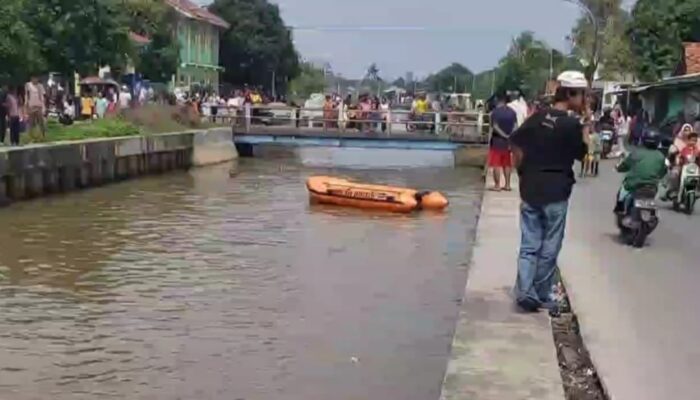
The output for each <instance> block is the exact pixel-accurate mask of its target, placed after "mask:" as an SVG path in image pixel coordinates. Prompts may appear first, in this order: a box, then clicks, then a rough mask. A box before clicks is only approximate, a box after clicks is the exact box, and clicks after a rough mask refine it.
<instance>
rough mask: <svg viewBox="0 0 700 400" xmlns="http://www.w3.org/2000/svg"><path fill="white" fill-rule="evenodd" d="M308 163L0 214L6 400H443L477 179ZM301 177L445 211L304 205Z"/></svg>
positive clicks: (84, 195) (367, 163) (371, 157)
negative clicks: (430, 194) (378, 189)
mask: <svg viewBox="0 0 700 400" xmlns="http://www.w3.org/2000/svg"><path fill="white" fill-rule="evenodd" d="M301 154H302V157H301V160H300V161H293V160H280V159H268V160H263V159H255V160H252V159H248V160H241V162H240V163H239V165H238V166H237V168H236V171H237V173H235V174H229V167H228V166H219V167H211V168H205V169H199V170H193V171H190V172H181V173H172V174H168V175H163V176H158V177H150V178H144V179H139V180H134V181H129V182H125V183H120V184H115V185H111V186H106V187H102V188H98V189H92V190H88V191H84V192H80V193H73V194H69V195H66V196H56V197H50V198H46V199H38V200H34V201H30V202H24V203H18V204H15V205H13V206H11V207H9V208H5V209H2V210H0V246H1V247H0V249H1V250H0V310H2V312H0V399H13V400H26V399H32V400H34V399H37V400H38V399H41V400H44V399H53V400H62V399H70V400H75V399H96V398H100V399H109V398H115V399H198V400H203V399H226V400H235V399H245V400H273V399H274V400H280V399H284V400H310V399H322V400H325V399H334V400H377V399H401V400H426V399H436V400H437V399H438V397H439V392H440V386H441V383H442V377H443V374H444V371H445V367H446V363H447V358H448V352H449V346H450V343H451V339H452V334H453V330H454V327H455V321H456V317H457V312H458V303H459V301H460V298H461V297H462V294H463V293H462V292H463V289H464V286H465V282H466V278H467V266H468V260H469V258H470V251H471V247H472V240H473V238H474V231H475V227H476V221H477V216H478V209H479V204H480V201H481V200H480V199H481V190H482V185H481V183H480V174H479V171H477V170H472V169H456V168H451V167H445V166H444V165H445V164H446V161H445V156H443V155H442V153H439V154H429V153H421V152H406V151H390V150H385V151H380V152H379V153H373V152H372V151H369V150H363V151H362V152H358V153H356V154H354V155H353V154H349V153H348V150H330V149H310V150H308V151H303V152H302V153H301ZM382 160H383V161H382ZM426 160H432V161H431V163H427V162H426ZM426 164H428V165H426ZM429 164H432V165H429ZM402 165H403V167H402ZM415 165H420V166H419V167H409V168H406V166H415ZM331 166H333V167H331ZM312 174H337V175H342V176H349V177H353V178H357V179H362V180H368V181H373V182H386V183H390V184H396V185H407V186H411V187H417V188H430V189H436V190H441V191H443V192H444V193H446V194H447V195H448V196H449V198H450V201H451V205H450V208H449V210H448V211H447V212H446V213H444V214H435V213H433V214H431V213H417V214H414V215H392V214H385V213H377V212H364V211H360V210H352V209H340V208H333V207H327V206H311V205H309V203H308V196H307V193H306V189H305V187H304V179H305V178H306V177H307V176H309V175H312Z"/></svg>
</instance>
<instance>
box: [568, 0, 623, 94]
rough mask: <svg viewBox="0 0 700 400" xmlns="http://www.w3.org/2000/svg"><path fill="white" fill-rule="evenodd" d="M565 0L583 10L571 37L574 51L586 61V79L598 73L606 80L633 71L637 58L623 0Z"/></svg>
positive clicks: (590, 79)
mask: <svg viewBox="0 0 700 400" xmlns="http://www.w3.org/2000/svg"><path fill="white" fill-rule="evenodd" d="M566 1H569V2H571V3H574V4H576V5H578V6H579V7H580V8H581V10H582V11H583V13H584V15H583V16H581V18H579V20H578V22H577V23H576V25H575V26H574V28H573V29H572V37H573V39H574V54H575V55H577V56H578V57H579V58H580V59H582V60H584V61H585V65H584V72H585V74H586V78H588V80H589V81H592V80H593V78H594V77H595V74H596V72H599V73H600V75H601V76H602V77H603V78H604V79H621V78H622V77H624V76H625V75H627V74H628V73H629V72H631V71H632V69H633V65H634V61H633V55H632V52H631V49H630V43H629V40H628V37H627V35H626V34H625V30H626V27H627V23H628V21H629V15H628V14H627V12H626V11H625V10H624V9H623V8H622V0H566ZM599 67H602V68H599Z"/></svg>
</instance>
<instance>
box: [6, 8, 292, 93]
mask: <svg viewBox="0 0 700 400" xmlns="http://www.w3.org/2000/svg"><path fill="white" fill-rule="evenodd" d="M209 8H210V10H211V11H212V12H214V13H216V14H217V15H219V16H220V17H222V18H223V19H224V20H226V21H227V22H228V23H229V24H230V28H229V29H227V30H225V31H224V32H222V33H221V40H220V63H221V64H222V66H223V67H224V68H225V72H224V73H223V80H224V81H225V82H228V83H231V84H237V85H242V84H250V85H262V86H265V87H269V86H271V85H272V84H273V82H272V81H273V79H274V80H275V84H277V85H278V87H281V88H282V87H284V86H286V84H287V82H288V81H289V80H291V79H292V78H294V77H296V76H297V75H298V74H299V72H300V71H301V67H300V65H299V58H298V55H297V52H296V49H295V48H294V44H293V41H292V35H291V32H290V30H289V29H288V28H287V27H286V26H285V25H284V22H283V21H282V19H281V17H280V13H279V8H278V7H277V6H276V5H273V4H271V3H269V2H268V1H266V0H256V1H249V0H216V1H215V2H214V3H213V4H212V5H211V6H210V7H209ZM175 22H176V16H175V11H174V10H173V9H172V8H171V7H170V6H168V5H167V4H166V2H165V1H164V0H1V1H0V32H2V33H3V34H2V35H0V82H2V83H20V82H24V81H26V80H27V78H28V77H29V76H30V75H33V74H43V73H46V72H58V73H61V74H63V75H64V76H72V74H73V73H74V72H78V73H80V74H81V75H89V74H95V73H96V72H97V70H98V69H99V68H100V67H101V66H105V65H109V66H111V67H112V70H113V71H116V72H117V74H118V73H119V71H121V70H123V68H124V67H125V66H126V63H127V60H131V61H132V62H133V63H134V64H135V66H136V69H137V71H138V72H140V73H142V74H143V75H144V76H145V77H146V78H148V79H150V80H153V81H158V82H167V81H169V80H170V78H171V76H172V75H173V74H174V73H175V71H176V69H177V66H178V62H179V50H180V49H179V45H178V42H177V39H176V37H175V35H174V32H175ZM130 32H133V33H137V34H139V35H142V36H145V37H147V38H149V40H150V43H149V44H147V45H145V46H144V45H139V44H137V43H134V42H133V41H132V40H131V38H130Z"/></svg>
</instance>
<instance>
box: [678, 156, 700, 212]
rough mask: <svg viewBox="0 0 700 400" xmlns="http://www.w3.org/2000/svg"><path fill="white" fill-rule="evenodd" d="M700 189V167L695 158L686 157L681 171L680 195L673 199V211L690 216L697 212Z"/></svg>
mask: <svg viewBox="0 0 700 400" xmlns="http://www.w3.org/2000/svg"><path fill="white" fill-rule="evenodd" d="M699 189H700V167H698V164H697V160H696V159H695V157H694V156H690V157H686V159H685V163H684V164H683V168H682V169H681V180H680V185H679V187H678V194H676V195H675V196H674V197H673V209H674V210H675V211H680V210H681V208H682V209H683V211H684V212H685V213H686V214H688V215H690V214H692V213H693V211H694V210H695V201H696V200H697V196H698V190H699Z"/></svg>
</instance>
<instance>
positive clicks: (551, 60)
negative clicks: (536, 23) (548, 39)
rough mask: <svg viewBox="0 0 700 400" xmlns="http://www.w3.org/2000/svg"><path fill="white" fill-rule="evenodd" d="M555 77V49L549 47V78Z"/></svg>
mask: <svg viewBox="0 0 700 400" xmlns="http://www.w3.org/2000/svg"><path fill="white" fill-rule="evenodd" d="M552 79H554V49H553V48H550V49H549V80H550V81H551V80H552Z"/></svg>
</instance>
